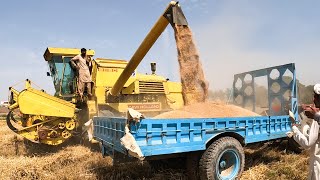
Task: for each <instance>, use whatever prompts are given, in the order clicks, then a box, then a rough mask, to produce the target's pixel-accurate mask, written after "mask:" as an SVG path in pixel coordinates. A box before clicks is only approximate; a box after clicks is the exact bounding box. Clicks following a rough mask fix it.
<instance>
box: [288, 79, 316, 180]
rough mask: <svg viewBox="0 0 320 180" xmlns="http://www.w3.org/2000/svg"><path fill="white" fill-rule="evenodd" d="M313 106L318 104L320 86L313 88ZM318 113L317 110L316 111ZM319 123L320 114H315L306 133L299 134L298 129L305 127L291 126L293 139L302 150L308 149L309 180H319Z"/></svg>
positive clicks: (308, 124)
mask: <svg viewBox="0 0 320 180" xmlns="http://www.w3.org/2000/svg"><path fill="white" fill-rule="evenodd" d="M314 95H315V98H314V104H315V107H316V108H320V107H317V106H318V104H319V102H317V101H319V96H320V84H316V85H315V86H314ZM317 111H318V110H317ZM319 123H320V112H319V111H318V112H315V114H314V117H313V119H312V120H309V122H308V123H307V125H306V126H309V127H307V128H308V129H309V131H308V132H307V133H303V132H301V130H300V129H305V127H302V128H300V129H299V128H298V127H297V125H295V124H293V126H292V131H293V138H294V140H295V141H296V142H297V143H298V144H300V146H301V147H303V148H304V149H308V150H309V153H310V160H309V176H308V179H310V180H320V138H319Z"/></svg>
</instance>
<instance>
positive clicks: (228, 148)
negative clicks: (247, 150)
mask: <svg viewBox="0 0 320 180" xmlns="http://www.w3.org/2000/svg"><path fill="white" fill-rule="evenodd" d="M244 160H245V159H244V152H243V148H242V146H241V144H240V142H239V141H238V140H236V139H235V138H232V137H222V138H220V139H218V140H216V141H215V142H214V143H212V144H211V145H210V146H209V147H208V148H207V150H206V151H205V152H204V153H203V155H202V157H201V159H200V162H199V175H200V179H202V180H204V179H210V180H213V179H221V180H225V179H236V178H238V177H240V175H241V173H242V171H243V169H244Z"/></svg>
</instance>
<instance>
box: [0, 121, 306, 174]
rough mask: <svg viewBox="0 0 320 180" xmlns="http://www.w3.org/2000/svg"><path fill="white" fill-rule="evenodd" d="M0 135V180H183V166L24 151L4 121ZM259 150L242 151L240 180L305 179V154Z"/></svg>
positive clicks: (77, 148)
mask: <svg viewBox="0 0 320 180" xmlns="http://www.w3.org/2000/svg"><path fill="white" fill-rule="evenodd" d="M0 133H1V136H0V179H80V178H81V179H187V175H186V170H185V169H184V168H183V166H177V167H176V168H174V169H173V168H172V167H166V166H165V167H162V168H158V169H153V168H151V167H150V166H149V165H148V163H142V164H141V163H140V164H138V163H131V164H126V165H122V166H118V167H113V166H112V165H111V159H110V158H108V157H107V158H102V157H101V155H100V153H99V152H92V151H90V149H88V148H86V147H84V146H81V145H75V144H70V145H68V146H66V147H58V148H53V149H52V150H50V151H48V148H45V147H37V146H36V147H29V148H28V149H26V148H25V144H24V143H23V140H22V139H20V138H15V137H14V134H13V133H12V132H11V131H10V130H9V129H8V128H7V127H6V125H5V122H4V121H0ZM262 146H263V145H255V146H252V147H250V148H246V150H245V151H246V168H245V171H244V173H243V175H242V177H241V179H246V180H247V179H248V180H256V179H258V180H259V179H261V180H262V179H297V180H298V179H299V180H300V179H306V177H307V171H308V170H307V160H308V156H307V155H306V153H303V154H301V155H296V154H287V153H285V152H284V150H285V145H283V144H280V145H279V144H269V145H267V144H265V145H264V146H265V147H262ZM261 147H262V148H261Z"/></svg>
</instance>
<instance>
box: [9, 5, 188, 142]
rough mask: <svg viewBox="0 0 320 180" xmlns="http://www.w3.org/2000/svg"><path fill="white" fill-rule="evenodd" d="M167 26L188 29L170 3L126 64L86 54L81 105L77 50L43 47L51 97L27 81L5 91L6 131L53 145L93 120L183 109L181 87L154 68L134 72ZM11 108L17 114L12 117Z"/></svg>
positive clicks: (182, 17) (176, 9) (182, 18)
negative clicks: (130, 111)
mask: <svg viewBox="0 0 320 180" xmlns="http://www.w3.org/2000/svg"><path fill="white" fill-rule="evenodd" d="M169 23H170V24H171V25H172V26H175V25H181V26H184V25H187V20H186V18H185V16H184V14H183V12H182V10H181V7H180V5H179V4H178V3H177V2H174V1H172V2H170V4H169V5H168V6H167V8H166V9H165V11H164V13H163V14H162V15H161V16H160V18H159V19H158V20H157V22H156V23H155V25H154V26H153V27H152V29H151V30H150V32H149V33H148V34H147V36H146V37H145V39H144V40H143V41H142V43H141V44H140V46H139V47H138V49H137V50H136V52H135V53H134V55H133V56H132V57H131V59H130V61H129V62H127V61H125V60H115V59H106V58H96V59H93V56H94V54H95V52H94V50H88V51H87V58H88V59H89V60H90V61H91V64H92V65H91V66H90V74H91V79H92V86H91V87H92V95H93V97H92V98H90V99H89V98H84V100H83V99H82V100H81V98H80V96H79V93H78V89H77V88H78V85H77V83H78V72H77V70H76V69H75V68H74V67H73V66H72V65H71V63H70V60H71V59H72V58H73V57H74V56H76V55H78V54H80V49H72V48H52V47H48V48H47V49H46V51H45V53H44V59H45V60H46V61H47V62H48V66H49V69H50V72H48V73H47V75H48V76H51V77H52V79H53V84H54V88H55V94H54V96H51V95H49V94H47V93H45V92H44V91H43V90H37V89H34V88H33V87H32V86H31V84H32V82H31V81H30V80H26V86H25V88H24V90H22V91H20V92H19V91H18V90H16V89H14V87H10V88H9V89H10V99H9V102H10V106H9V109H10V112H9V114H8V116H7V124H8V126H9V128H10V129H11V130H13V131H14V132H15V133H17V134H19V135H21V136H23V137H25V138H26V139H28V140H30V141H32V142H35V143H44V144H49V145H58V144H61V143H63V142H64V141H66V140H67V139H69V138H70V137H71V136H73V135H80V134H82V128H81V127H83V125H84V124H85V122H87V121H89V120H90V119H92V117H93V116H113V115H116V116H124V115H125V113H126V111H127V109H128V108H132V109H136V110H139V111H141V112H143V113H144V114H145V115H148V116H154V115H158V114H160V113H162V112H166V111H170V110H174V109H179V108H181V107H182V106H183V105H184V101H183V97H182V88H181V83H178V82H171V81H169V80H167V78H165V77H163V76H159V75H157V74H156V72H155V71H156V64H155V63H152V73H150V74H148V75H146V74H140V73H138V72H135V71H136V68H137V66H138V65H139V64H140V62H141V61H142V59H143V58H144V57H145V55H146V54H147V52H148V51H149V50H150V48H151V47H152V46H153V44H154V43H155V42H156V40H157V39H158V38H159V36H160V35H161V33H162V32H163V31H164V30H165V28H166V27H167V26H168V24H169ZM87 91H88V89H87V90H85V95H86V92H87ZM16 109H18V110H19V112H20V113H19V115H18V114H15V112H17V111H16ZM12 122H14V123H12Z"/></svg>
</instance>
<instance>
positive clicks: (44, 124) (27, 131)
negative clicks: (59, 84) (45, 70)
mask: <svg viewBox="0 0 320 180" xmlns="http://www.w3.org/2000/svg"><path fill="white" fill-rule="evenodd" d="M10 96H11V97H10V100H9V102H10V106H9V109H10V112H9V113H8V115H7V125H8V127H9V128H10V129H11V130H12V131H14V132H15V133H17V134H19V135H21V136H23V137H24V138H26V139H28V140H30V141H32V142H35V143H41V144H48V145H58V144H61V143H63V142H64V141H66V140H67V139H69V138H70V137H71V136H72V134H74V133H75V130H76V128H77V126H79V123H78V121H77V118H76V114H75V112H76V107H75V105H74V104H72V103H70V102H67V101H65V100H62V99H59V98H57V97H54V96H51V95H49V94H47V93H45V92H44V91H41V90H36V89H34V88H32V87H31V82H30V81H29V80H26V87H25V89H24V90H22V91H21V92H18V91H17V90H15V89H14V88H10ZM16 110H19V116H20V117H19V119H18V118H15V115H14V112H16ZM12 122H14V124H12Z"/></svg>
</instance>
